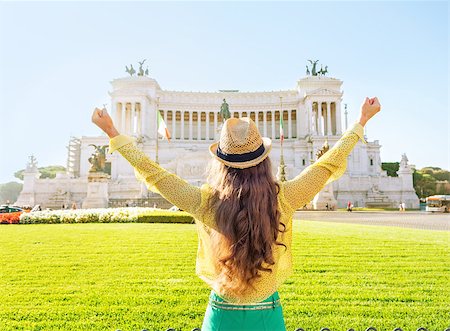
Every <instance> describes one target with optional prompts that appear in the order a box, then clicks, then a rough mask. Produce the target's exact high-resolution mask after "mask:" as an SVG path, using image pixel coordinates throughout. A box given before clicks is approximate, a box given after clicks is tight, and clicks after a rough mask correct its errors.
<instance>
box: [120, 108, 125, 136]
mask: <svg viewBox="0 0 450 331" xmlns="http://www.w3.org/2000/svg"><path fill="white" fill-rule="evenodd" d="M126 112H127V104H126V103H125V102H123V101H122V114H121V117H122V118H121V120H120V128H121V131H122V132H123V133H126V130H127V129H126V125H125V122H126Z"/></svg>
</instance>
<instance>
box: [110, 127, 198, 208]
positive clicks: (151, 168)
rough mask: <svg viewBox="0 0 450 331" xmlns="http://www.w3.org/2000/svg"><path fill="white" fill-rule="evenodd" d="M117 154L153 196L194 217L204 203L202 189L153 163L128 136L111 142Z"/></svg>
mask: <svg viewBox="0 0 450 331" xmlns="http://www.w3.org/2000/svg"><path fill="white" fill-rule="evenodd" d="M116 150H117V151H118V152H119V153H120V154H121V155H122V156H123V157H124V158H125V159H126V160H127V161H128V162H129V163H130V164H131V165H132V166H133V168H134V173H135V176H136V178H137V179H138V180H139V181H142V182H144V183H145V185H146V186H147V188H148V189H149V190H151V191H152V192H155V193H158V194H160V195H161V196H163V197H164V198H165V199H166V200H167V201H169V202H170V203H172V204H174V205H175V206H177V207H178V208H180V209H181V210H184V211H187V212H188V213H190V214H192V215H195V214H196V213H197V211H198V209H199V208H200V205H201V201H202V198H201V197H202V194H201V188H200V187H197V186H194V185H191V184H189V183H188V182H187V181H185V180H184V179H182V178H180V177H178V176H177V175H175V174H173V173H171V172H169V171H168V170H166V169H164V168H163V167H161V166H160V165H159V164H158V163H156V162H155V161H153V160H151V159H150V158H149V157H148V156H147V155H146V154H145V153H144V152H143V151H141V150H140V149H139V148H138V147H137V146H136V144H135V140H134V139H133V138H132V137H130V136H127V135H122V134H121V135H118V136H115V137H114V138H111V139H110V140H109V153H110V154H112V153H113V152H114V151H116Z"/></svg>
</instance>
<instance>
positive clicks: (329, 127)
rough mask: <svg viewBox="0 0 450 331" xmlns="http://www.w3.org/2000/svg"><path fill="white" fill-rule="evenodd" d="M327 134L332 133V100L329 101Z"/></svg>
mask: <svg viewBox="0 0 450 331" xmlns="http://www.w3.org/2000/svg"><path fill="white" fill-rule="evenodd" d="M326 104H327V135H328V136H330V135H331V109H330V108H331V102H330V101H327V103H326Z"/></svg>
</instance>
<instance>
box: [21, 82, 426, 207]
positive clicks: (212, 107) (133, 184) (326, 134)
mask: <svg viewBox="0 0 450 331" xmlns="http://www.w3.org/2000/svg"><path fill="white" fill-rule="evenodd" d="M342 83H343V82H342V81H341V80H339V79H337V78H331V77H327V76H324V75H321V76H317V75H316V76H313V75H309V76H306V77H303V78H301V79H299V80H298V81H297V83H296V85H295V87H294V88H292V89H290V90H282V91H264V92H239V91H235V90H231V91H230V90H224V91H218V92H186V91H171V90H164V89H162V88H161V87H160V86H159V84H158V82H157V81H156V80H155V79H154V78H151V77H148V76H146V75H145V74H143V75H140V76H130V77H123V78H117V79H114V80H113V81H112V82H111V86H112V88H111V91H110V92H109V95H110V97H111V110H110V112H111V114H112V117H113V120H114V123H115V125H116V127H117V129H118V130H119V131H120V132H121V133H123V134H127V135H131V136H134V137H136V138H137V139H138V140H139V141H140V144H139V146H141V148H142V149H143V151H144V152H145V153H146V154H147V155H148V156H149V157H150V158H152V159H155V156H156V155H155V153H156V139H159V140H158V160H159V163H160V164H161V165H162V166H163V167H164V168H166V169H167V170H169V171H171V172H173V173H176V174H177V175H179V176H181V177H182V178H184V179H185V180H187V181H188V182H190V183H192V184H193V185H198V186H199V185H201V183H202V182H204V180H205V174H204V171H205V166H206V164H207V163H208V160H209V159H210V155H209V153H208V146H209V144H211V143H212V142H213V141H215V140H217V139H218V136H219V134H218V132H219V129H220V125H221V118H220V115H219V110H220V106H221V104H222V102H223V99H224V98H225V99H226V101H227V103H228V104H229V106H230V108H229V109H230V112H231V116H234V117H242V116H250V117H251V118H252V119H253V120H254V121H255V123H256V125H257V126H258V128H259V130H260V132H261V134H262V135H263V136H267V137H270V138H272V139H273V148H272V151H271V153H270V158H271V160H272V165H273V172H274V174H276V172H277V167H278V165H279V159H280V139H279V138H280V128H279V119H280V116H283V121H284V137H285V139H284V142H283V153H284V163H285V165H286V167H285V172H286V178H287V179H288V180H289V179H291V178H293V177H294V176H296V175H297V174H299V173H300V172H301V171H302V170H303V169H305V168H306V167H307V166H308V165H310V164H311V163H312V162H314V161H315V153H316V151H317V150H318V149H319V148H321V147H322V145H323V143H324V141H325V140H327V141H328V143H329V145H330V147H332V146H333V145H334V143H335V142H336V141H337V140H338V139H339V138H340V137H341V135H342V133H343V131H345V129H346V127H347V119H345V126H344V127H343V125H342V122H343V118H342V115H341V101H342V96H343V91H342V90H341V87H342ZM280 97H282V100H283V104H282V109H280ZM158 109H159V111H160V113H161V115H162V117H163V118H164V121H165V122H166V124H167V127H168V129H169V131H170V134H171V137H172V139H171V141H170V142H168V141H167V140H162V138H157V130H156V123H157V122H156V118H157V115H156V114H157V113H156V112H157V111H158ZM86 111H87V110H86ZM86 114H88V112H86ZM352 120H353V119H352ZM354 120H356V118H355V119H354ZM86 121H87V122H88V121H89V115H87V117H86ZM351 123H352V122H351ZM351 123H349V125H350V124H351ZM366 140H367V139H366ZM367 141H368V144H367V145H365V144H363V143H362V142H358V143H357V145H356V146H355V149H354V150H353V151H352V153H351V154H350V156H349V157H348V159H347V171H346V172H345V174H344V175H343V176H342V177H341V178H339V179H338V180H337V181H335V182H333V183H331V184H332V190H329V191H330V192H331V193H330V194H331V196H330V194H328V198H327V199H329V200H330V201H331V202H332V204H333V205H334V206H337V207H339V208H344V207H346V205H347V202H348V201H349V200H350V201H352V203H353V204H354V206H355V207H362V206H374V207H375V206H384V207H396V206H397V205H398V204H399V202H400V201H404V202H406V207H407V208H408V209H411V208H419V199H418V197H417V195H416V194H415V192H414V189H413V184H412V172H413V171H412V170H411V165H409V164H408V160H407V158H406V155H403V156H402V158H401V165H400V169H399V171H398V177H390V176H388V175H387V173H386V171H383V170H382V169H381V159H380V148H381V145H380V144H379V141H378V140H373V141H369V140H367ZM108 142H109V141H108V137H107V136H106V135H104V134H101V135H99V136H96V137H87V136H82V137H72V138H71V139H70V142H69V146H68V161H67V167H68V170H67V174H61V175H59V176H58V178H55V179H39V175H38V174H37V173H36V169H34V168H33V169H31V168H30V169H29V170H28V169H27V172H26V174H25V179H24V189H23V191H22V193H21V194H20V197H19V199H18V201H17V202H16V203H17V204H19V205H21V204H30V205H34V204H37V203H39V204H41V205H43V206H44V207H52V208H55V207H58V206H56V205H54V204H56V203H53V204H52V201H57V204H58V205H59V204H60V203H61V201H66V202H67V203H68V204H71V203H72V202H76V203H77V205H78V206H80V205H83V201H84V200H85V199H86V198H87V197H88V194H89V192H91V194H92V191H89V180H88V177H89V166H90V164H89V162H88V158H89V155H90V152H91V151H92V148H91V147H89V145H90V144H95V145H104V144H108ZM107 164H108V167H110V179H109V180H108V182H107V192H104V195H106V194H107V196H108V199H109V200H110V201H111V200H114V199H116V200H117V199H128V200H130V201H133V200H136V199H140V198H144V197H147V196H151V195H152V194H153V193H152V192H147V189H146V187H145V185H143V184H142V183H141V182H138V181H137V179H136V178H135V175H134V171H133V168H132V167H131V166H130V165H129V163H128V162H127V161H126V160H125V159H124V158H123V157H122V156H121V155H120V154H119V153H114V154H112V155H110V154H107ZM105 187H106V186H105ZM99 190H101V189H99ZM102 190H103V189H102ZM327 192H328V191H327ZM327 192H323V193H321V194H322V195H323V194H327ZM102 194H103V193H102ZM309 206H310V207H314V204H313V202H311V203H310V204H309ZM316 207H317V208H323V206H316Z"/></svg>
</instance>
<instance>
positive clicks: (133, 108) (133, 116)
mask: <svg viewBox="0 0 450 331" xmlns="http://www.w3.org/2000/svg"><path fill="white" fill-rule="evenodd" d="M130 131H131V133H132V134H134V133H136V132H137V125H136V103H135V102H132V103H131V130H130Z"/></svg>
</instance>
